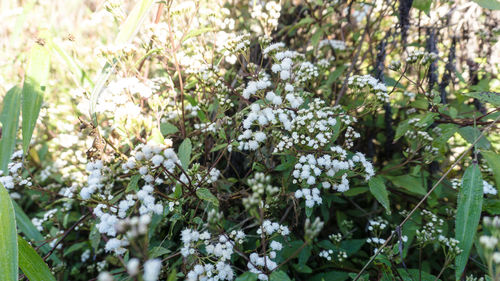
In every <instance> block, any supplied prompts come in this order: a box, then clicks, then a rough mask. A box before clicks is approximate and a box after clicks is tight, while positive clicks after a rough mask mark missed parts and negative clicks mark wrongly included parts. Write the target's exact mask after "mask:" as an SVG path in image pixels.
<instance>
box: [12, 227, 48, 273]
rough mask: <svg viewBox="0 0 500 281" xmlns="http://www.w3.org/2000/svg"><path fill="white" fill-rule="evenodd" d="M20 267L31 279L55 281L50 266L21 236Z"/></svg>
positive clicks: (19, 246)
mask: <svg viewBox="0 0 500 281" xmlns="http://www.w3.org/2000/svg"><path fill="white" fill-rule="evenodd" d="M17 243H18V249H19V267H20V268H21V270H22V271H23V273H24V275H26V277H28V279H29V280H30V281H55V280H56V278H54V276H53V275H52V273H51V272H50V269H49V267H48V266H47V264H46V263H45V262H44V261H43V259H42V258H41V257H40V256H39V255H38V254H37V252H36V251H35V250H34V249H33V248H32V247H31V246H30V244H28V242H26V241H25V240H24V239H23V238H21V237H20V236H19V237H18V239H17Z"/></svg>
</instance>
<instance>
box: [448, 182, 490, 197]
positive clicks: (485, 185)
mask: <svg viewBox="0 0 500 281" xmlns="http://www.w3.org/2000/svg"><path fill="white" fill-rule="evenodd" d="M450 182H451V187H452V188H453V189H457V188H459V187H460V185H461V180H460V179H452V180H451V181H450ZM497 193H498V190H497V189H496V188H495V186H493V185H492V184H490V183H489V182H487V181H485V180H483V194H484V195H487V194H491V195H496V194H497Z"/></svg>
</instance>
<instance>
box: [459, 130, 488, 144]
mask: <svg viewBox="0 0 500 281" xmlns="http://www.w3.org/2000/svg"><path fill="white" fill-rule="evenodd" d="M458 133H459V134H460V135H461V136H462V137H463V138H464V139H465V140H466V141H467V142H468V143H470V144H473V143H474V142H475V141H476V139H477V138H478V137H479V136H480V135H481V131H479V129H478V128H474V127H470V126H467V127H463V128H460V129H458ZM476 147H477V148H482V149H489V148H490V147H491V144H490V141H488V139H487V138H486V137H485V136H482V137H481V139H480V140H479V141H478V142H477V143H476Z"/></svg>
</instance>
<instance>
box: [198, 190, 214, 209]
mask: <svg viewBox="0 0 500 281" xmlns="http://www.w3.org/2000/svg"><path fill="white" fill-rule="evenodd" d="M196 196H198V198H200V199H201V200H205V201H208V202H210V203H212V204H214V205H215V206H219V200H218V199H217V197H215V195H213V194H212V192H210V190H208V189H207V188H198V189H197V190H196Z"/></svg>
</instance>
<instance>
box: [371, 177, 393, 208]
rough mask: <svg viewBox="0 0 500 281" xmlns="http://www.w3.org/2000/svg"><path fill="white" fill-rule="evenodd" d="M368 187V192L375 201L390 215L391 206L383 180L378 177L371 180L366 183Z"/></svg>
mask: <svg viewBox="0 0 500 281" xmlns="http://www.w3.org/2000/svg"><path fill="white" fill-rule="evenodd" d="M368 186H369V187H370V192H371V193H372V194H373V196H375V198H376V199H377V201H378V202H379V203H380V204H382V206H383V207H384V208H385V209H386V210H387V213H388V214H389V215H390V214H391V205H390V203H389V194H388V193H387V188H386V187H385V184H384V180H383V179H382V178H380V177H374V178H371V179H370V181H369V182H368Z"/></svg>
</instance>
